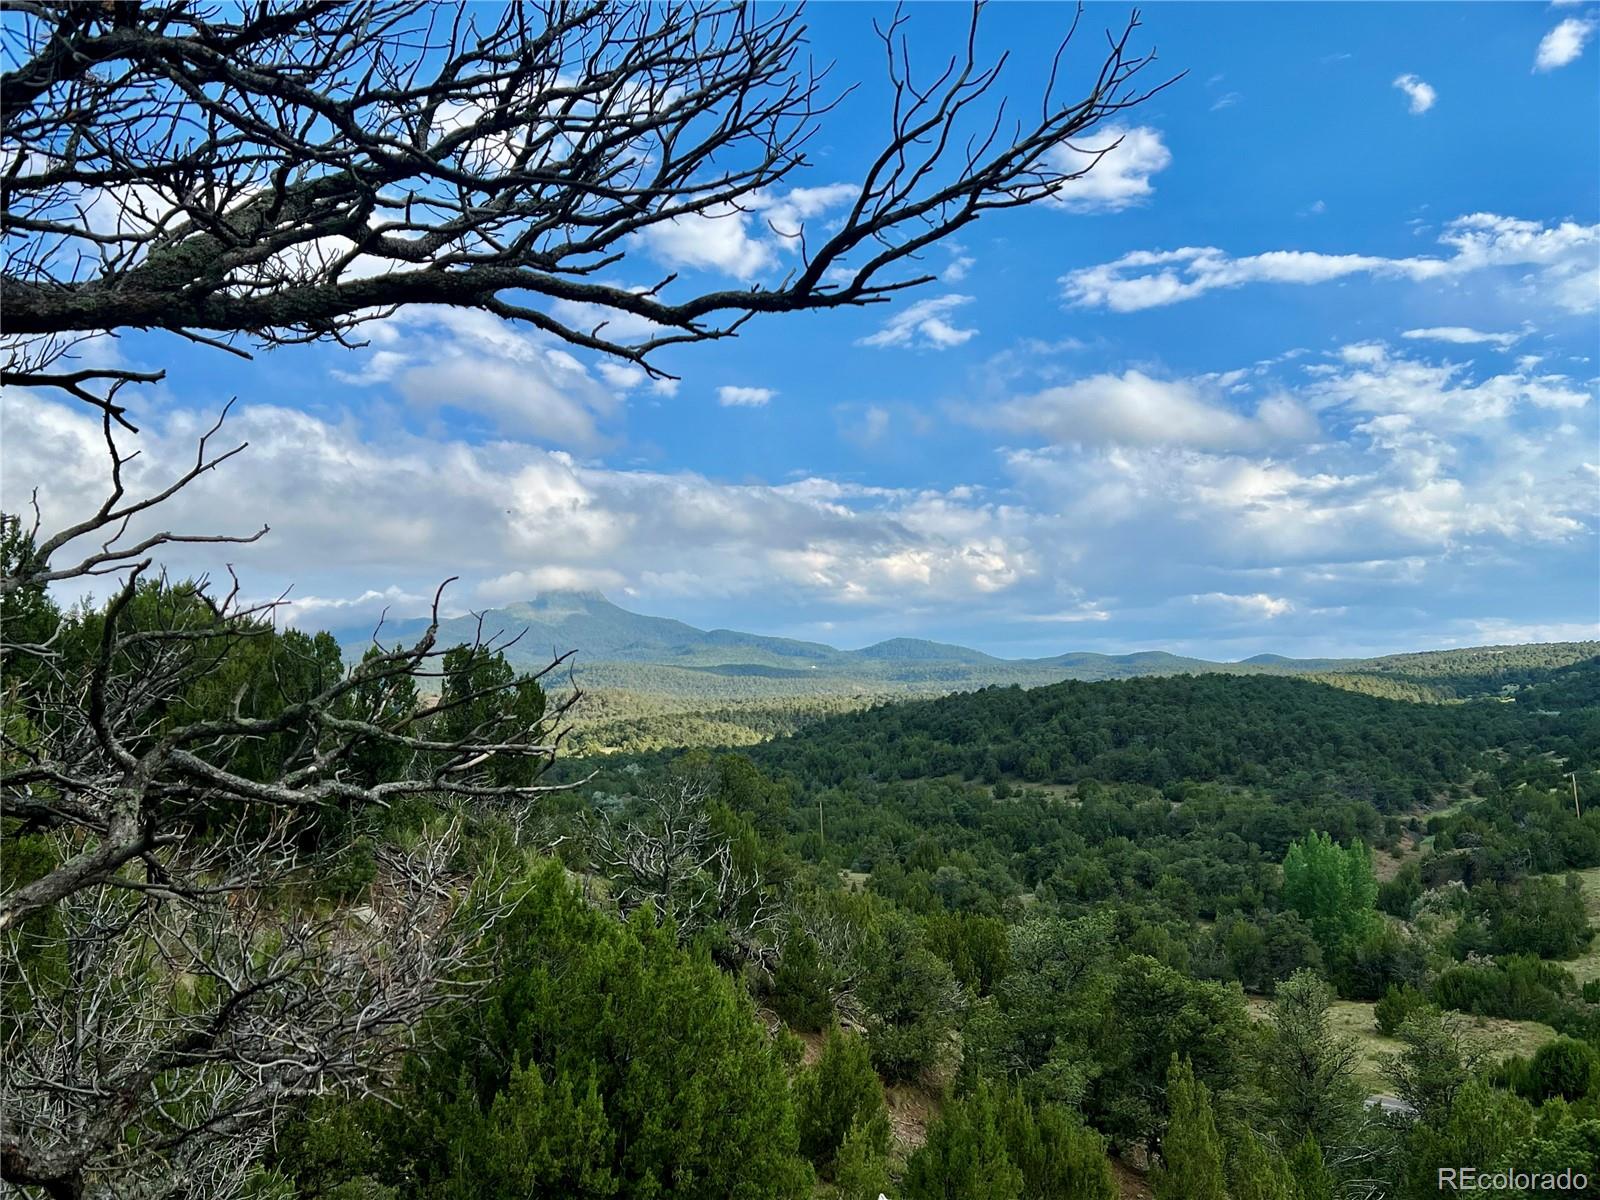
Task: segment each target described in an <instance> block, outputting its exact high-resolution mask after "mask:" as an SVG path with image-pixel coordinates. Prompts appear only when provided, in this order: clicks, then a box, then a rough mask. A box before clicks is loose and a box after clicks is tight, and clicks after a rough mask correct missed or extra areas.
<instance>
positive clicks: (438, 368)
mask: <svg viewBox="0 0 1600 1200" xmlns="http://www.w3.org/2000/svg"><path fill="white" fill-rule="evenodd" d="M369 337H370V340H371V341H372V343H373V344H374V346H375V347H376V349H373V350H371V351H369V352H365V353H364V355H363V356H362V357H359V358H358V359H357V365H356V367H355V369H354V370H351V371H335V372H334V375H335V377H336V378H338V379H340V380H342V381H344V382H346V383H351V384H355V385H357V386H373V385H378V384H383V385H386V386H389V387H391V388H393V390H394V391H395V393H396V394H398V395H399V396H400V397H401V398H402V399H403V400H405V401H406V402H407V403H408V404H409V405H410V406H411V407H412V408H414V409H416V410H417V411H419V412H430V411H438V410H441V409H454V410H457V411H462V412H469V413H473V414H476V415H477V416H479V417H482V418H483V419H485V420H486V421H487V422H488V423H489V425H490V426H491V427H492V428H493V429H494V430H495V431H496V432H498V433H502V434H511V435H515V436H518V437H531V438H536V439H538V440H540V441H543V442H547V443H550V444H554V445H561V446H570V447H572V448H574V449H579V450H584V451H590V450H595V449H599V448H600V447H602V446H605V445H606V444H607V443H608V442H609V440H610V436H609V434H608V433H607V432H606V430H605V426H607V425H608V424H609V423H611V422H612V421H613V420H614V419H615V418H616V417H617V416H618V414H619V413H620V411H621V400H620V395H621V393H623V392H625V391H627V390H628V389H629V388H631V387H634V386H637V385H638V384H639V383H640V382H642V381H643V379H644V373H643V372H642V371H640V370H638V368H636V367H627V366H623V365H621V364H616V363H602V364H600V366H599V367H598V368H597V371H598V372H599V377H598V378H597V377H596V375H595V374H593V373H591V372H590V370H589V368H588V367H587V366H585V365H584V364H583V363H581V362H579V361H578V359H577V358H575V357H574V356H573V355H572V354H571V353H570V352H569V351H568V350H567V349H566V348H565V345H564V344H563V343H561V342H559V341H557V340H556V339H555V338H553V337H550V336H548V335H545V334H542V333H540V332H538V331H536V330H531V329H529V328H528V327H526V326H521V325H513V324H511V323H510V322H507V321H502V320H500V319H499V318H498V317H493V316H490V315H489V314H487V313H481V312H474V311H470V310H466V309H452V308H432V307H426V306H419V307H417V308H412V309H407V310H405V311H404V312H402V313H400V314H398V315H396V316H394V317H391V318H390V319H389V320H387V321H384V322H381V323H379V324H375V325H373V326H371V327H370V334H369Z"/></svg>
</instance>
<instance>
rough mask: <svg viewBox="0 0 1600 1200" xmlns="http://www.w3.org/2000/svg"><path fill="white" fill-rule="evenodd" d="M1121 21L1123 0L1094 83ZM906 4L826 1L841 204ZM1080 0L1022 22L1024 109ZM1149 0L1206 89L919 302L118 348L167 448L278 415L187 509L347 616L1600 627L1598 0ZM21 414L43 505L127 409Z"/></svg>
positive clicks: (941, 24)
mask: <svg viewBox="0 0 1600 1200" xmlns="http://www.w3.org/2000/svg"><path fill="white" fill-rule="evenodd" d="M1127 11H1128V10H1127V9H1126V7H1124V6H1119V5H1091V6H1090V7H1089V9H1088V12H1087V14H1086V17H1085V21H1084V25H1083V27H1082V36H1081V37H1080V43H1081V44H1080V45H1079V46H1077V47H1075V52H1074V56H1072V57H1069V59H1068V70H1069V72H1071V71H1073V70H1074V69H1076V70H1077V72H1078V74H1077V76H1076V77H1078V78H1081V77H1082V72H1083V70H1084V69H1086V68H1087V67H1088V66H1089V65H1090V62H1091V57H1092V50H1093V46H1092V43H1093V42H1094V40H1095V39H1096V38H1097V37H1098V35H1099V31H1100V29H1102V28H1105V27H1114V26H1120V24H1121V23H1122V21H1123V20H1124V19H1125V18H1126V14H1127ZM886 12H887V9H885V8H882V7H879V6H874V5H865V4H833V5H820V6H818V7H816V8H814V9H812V10H811V12H810V14H809V24H810V26H811V29H812V42H813V48H814V52H815V54H816V56H817V57H818V58H819V59H822V60H827V59H834V60H836V61H837V64H838V65H837V67H836V68H835V76H834V77H835V78H836V79H837V80H839V81H840V82H844V81H860V83H861V85H862V86H861V87H860V88H859V89H858V90H857V91H856V92H855V93H853V94H852V95H851V96H850V97H848V98H847V99H846V101H845V102H844V104H843V106H842V107H841V108H840V109H839V110H837V111H836V112H835V113H833V114H831V115H830V116H829V117H827V118H825V120H824V122H823V125H822V131H821V133H820V135H819V136H818V138H817V139H816V142H815V143H814V154H813V159H814V165H813V166H812V167H811V168H810V169H809V170H808V171H807V172H805V173H804V175H803V177H800V178H795V179H793V180H792V181H791V182H793V183H794V184H795V185H797V186H798V187H800V188H802V189H806V190H804V191H802V192H800V193H798V194H794V193H790V192H789V191H788V189H784V192H783V194H780V195H776V196H774V197H772V202H773V203H774V204H775V205H776V204H787V205H789V206H790V208H791V210H794V209H798V210H799V211H802V212H805V213H807V214H809V220H810V221H812V222H814V223H815V225H816V226H818V227H825V226H826V224H827V222H828V221H829V220H830V219H832V218H833V217H834V216H836V215H837V208H838V199H837V197H838V196H840V195H843V194H844V191H845V189H844V188H843V187H842V186H840V185H848V184H850V183H852V182H853V181H855V180H857V179H858V177H859V174H860V172H861V170H862V165H863V163H864V161H865V160H866V158H867V156H869V155H870V154H871V153H872V152H873V151H875V150H876V149H877V148H878V143H879V139H880V138H881V136H882V128H883V124H884V117H883V114H882V106H883V101H884V88H883V73H882V67H881V57H880V55H881V51H880V48H879V47H878V45H877V43H876V41H875V40H873V38H872V37H871V21H872V19H873V17H874V16H877V17H879V18H882V17H883V16H884V15H885V14H886ZM910 12H911V17H912V21H911V25H910V29H909V36H910V38H911V41H912V45H913V47H914V48H916V51H917V53H918V55H919V56H920V57H922V58H923V59H924V60H926V61H931V60H932V59H933V58H935V57H937V56H938V55H939V54H941V53H948V52H949V50H950V49H951V48H953V47H954V46H955V45H956V44H957V43H958V42H959V39H960V37H961V34H962V31H963V27H964V20H965V17H964V10H963V9H961V8H959V7H958V6H954V5H928V4H925V5H918V6H912V8H911V10H910ZM1069 19H1070V10H1069V9H1068V8H1066V7H1065V6H1060V5H1052V4H1013V5H997V6H995V7H993V8H991V9H990V10H989V11H988V12H987V13H986V14H985V19H984V24H983V29H982V45H983V47H984V48H985V49H986V50H987V51H988V53H989V54H990V55H991V56H992V55H995V54H998V53H1001V52H1008V53H1009V54H1010V55H1011V59H1012V61H1011V62H1010V63H1009V64H1008V67H1007V70H1006V73H1005V75H1004V76H1003V77H1002V81H1001V91H1002V92H1003V93H1004V94H1006V95H1008V96H1010V97H1011V98H1012V102H1013V103H1019V102H1020V103H1026V102H1029V101H1031V100H1032V99H1033V97H1034V96H1035V94H1036V92H1037V88H1038V83H1039V80H1040V78H1041V72H1042V71H1043V70H1044V69H1045V68H1046V67H1047V65H1048V53H1049V51H1050V50H1051V49H1053V46H1054V43H1055V40H1056V38H1057V36H1058V34H1059V32H1060V31H1061V30H1062V29H1064V27H1065V24H1066V23H1067V21H1068V20H1069ZM1143 19H1144V27H1143V29H1142V31H1141V33H1140V34H1139V35H1138V37H1137V38H1136V41H1141V42H1142V44H1144V45H1151V44H1153V45H1154V46H1155V47H1156V48H1157V49H1158V51H1159V56H1160V57H1159V62H1158V63H1157V64H1156V66H1155V67H1154V68H1152V70H1154V71H1157V72H1163V71H1166V72H1171V73H1176V72H1179V71H1184V72H1187V74H1186V75H1185V77H1184V78H1183V79H1182V80H1181V81H1180V82H1178V83H1177V84H1175V85H1174V86H1173V87H1171V88H1170V89H1168V90H1167V91H1165V92H1163V93H1162V94H1161V95H1159V96H1158V97H1156V98H1155V99H1154V100H1152V101H1151V102H1150V103H1149V104H1147V105H1145V106H1143V107H1141V108H1138V109H1136V110H1133V111H1131V112H1129V113H1126V114H1124V115H1123V116H1122V117H1121V118H1120V119H1119V120H1118V122H1117V126H1118V127H1119V128H1118V130H1117V131H1116V132H1118V133H1120V135H1121V136H1122V139H1123V140H1122V143H1121V145H1120V146H1119V147H1118V149H1117V150H1115V151H1112V152H1111V153H1110V154H1108V155H1107V157H1106V158H1105V160H1103V161H1102V163H1101V164H1100V166H1099V167H1097V168H1096V170H1095V171H1094V172H1091V173H1090V175H1089V176H1087V177H1086V179H1085V180H1084V181H1082V182H1081V183H1080V184H1079V185H1077V186H1076V187H1075V188H1074V189H1073V190H1071V191H1069V192H1068V193H1066V194H1065V195H1064V198H1063V202H1062V203H1059V204H1050V205H1040V206H1037V207H1035V208H1033V209H1029V210H1024V211H1018V212H1011V213H1001V214H997V215H994V216H992V217H990V218H988V219H985V220H984V221H981V222H979V223H978V224H977V225H975V226H972V227H970V228H969V229H967V230H964V231H963V232H962V233H961V235H960V237H959V239H958V242H959V244H955V245H949V246H946V247H942V248H938V249H935V250H934V251H932V252H931V253H930V254H929V255H928V256H927V260H926V266H927V268H928V269H929V271H930V272H931V273H934V274H937V275H938V276H939V279H938V281H937V282H935V283H932V284H930V285H928V286H926V287H925V288H923V289H922V290H920V291H918V292H915V293H910V294H905V295H903V296H902V297H901V298H899V299H898V300H897V301H896V302H895V303H894V304H893V305H886V306H877V307H872V308H868V309H864V310H851V311H845V312H837V313H830V314H821V315H801V316H795V317H787V318H771V319H767V320H765V321H762V320H758V321H754V322H752V323H751V324H749V325H747V326H746V327H745V330H744V332H743V334H742V335H741V337H740V338H739V339H737V340H735V341H728V342H720V343H716V344H712V345H704V346H698V347H687V348H682V349H680V350H676V351H674V352H673V353H672V354H670V355H669V356H666V357H663V358H662V359H661V365H662V366H664V367H666V368H667V369H669V370H671V371H672V372H673V373H675V374H678V375H680V376H681V382H680V383H678V384H677V385H676V387H675V388H662V387H659V386H653V385H651V384H650V383H649V382H648V381H644V380H641V379H639V378H636V377H635V375H634V373H632V372H630V371H627V370H622V369H619V368H618V367H617V366H616V364H609V365H606V364H601V363H600V362H598V361H596V360H594V359H593V358H591V357H589V356H587V355H584V354H577V353H574V354H570V355H569V354H567V353H565V352H563V351H561V350H560V348H559V347H556V346H555V345H553V344H552V343H549V342H547V341H544V340H542V339H540V338H538V337H536V336H535V335H533V334H532V333H530V332H529V331H528V330H526V329H519V328H516V327H513V326H506V325H502V324H500V323H499V322H497V321H493V320H490V319H488V318H485V317H482V316H477V315H470V314H450V313H440V312H432V311H425V312H409V313H404V314H401V315H400V316H398V317H396V318H393V319H391V320H390V321H388V322H386V323H385V324H383V325H381V326H375V327H372V329H371V337H372V344H371V345H370V346H369V347H368V348H366V349H363V350H355V351H350V350H344V349H340V348H336V347H311V348H292V349H283V350H278V351H274V352H272V353H269V354H264V355H260V356H258V357H257V358H256V360H255V361H254V362H250V363H241V362H239V361H237V360H235V359H233V358H230V357H227V356H223V355H221V354H218V353H216V352H213V351H208V350H205V349H203V348H198V347H193V346H189V345H187V344H182V343H179V342H177V341H176V340H174V339H170V338H164V337H154V336H139V335H129V336H125V337H123V338H122V339H120V341H119V343H118V345H117V346H116V348H115V351H114V352H115V354H116V355H117V356H119V357H120V358H121V359H123V360H124V361H127V362H131V363H137V364H158V365H162V366H165V367H167V368H168V370H169V383H168V384H166V385H164V386H163V387H162V388H161V389H158V393H157V394H155V395H152V396H150V397H149V398H148V399H147V401H145V404H146V408H145V411H144V413H143V419H144V426H145V432H144V434H143V439H142V443H141V444H142V445H143V446H144V448H145V451H146V452H145V454H144V455H143V456H142V461H143V463H144V464H146V469H147V470H148V471H150V472H151V475H150V478H154V477H155V475H156V474H157V473H159V471H160V469H161V468H162V467H163V465H170V464H173V463H175V462H177V461H179V459H180V458H181V456H182V455H183V454H184V453H185V452H186V446H187V444H188V442H189V441H190V440H191V438H192V436H193V433H194V431H195V430H196V428H197V427H198V426H197V423H198V422H200V421H202V420H203V419H205V418H206V417H208V416H209V414H210V413H211V412H213V411H214V409H215V406H216V404H217V403H218V402H220V401H221V400H223V399H226V398H227V397H228V396H237V397H238V402H239V404H238V408H237V410H236V416H235V418H234V419H233V421H232V422H231V426H232V427H233V428H234V430H235V431H236V432H237V433H238V434H239V435H240V436H241V437H248V438H249V439H250V441H251V443H252V445H251V448H250V450H249V451H248V452H247V453H246V455H244V456H242V457H241V459H240V460H238V461H237V462H236V463H233V464H230V471H229V473H228V475H227V476H226V477H225V478H222V477H219V478H218V479H215V480H208V481H206V483H205V485H204V489H203V491H202V492H201V493H199V494H197V495H196V496H194V497H193V498H191V499H190V501H189V502H188V503H189V505H190V507H189V508H188V509H186V510H184V513H183V514H181V515H185V516H187V517H189V518H192V519H194V520H197V521H205V522H207V523H208V524H209V525H215V524H216V523H217V522H219V521H221V522H225V523H227V522H231V523H233V524H239V525H241V526H243V525H248V524H249V521H250V519H251V517H252V516H255V517H256V518H257V519H258V520H263V519H264V520H265V521H267V522H268V523H269V524H271V525H272V526H273V529H274V532H273V534H272V535H271V537H270V538H268V539H266V540H265V541H264V542H263V543H261V544H260V545H258V546H255V547H251V548H248V549H244V550H240V551H238V552H237V553H236V554H234V555H232V556H231V557H232V558H233V560H234V561H235V562H236V564H237V566H238V568H239V569H240V571H241V574H242V576H243V578H244V579H245V581H246V583H247V585H248V586H249V587H250V588H251V589H252V590H253V591H254V592H256V593H260V594H266V593H269V592H275V591H277V590H279V589H280V588H281V587H284V586H287V585H289V584H293V585H294V587H295V591H294V594H295V595H296V596H297V597H299V601H300V602H299V606H298V608H297V609H296V610H295V619H296V620H298V621H300V622H302V623H304V624H308V625H318V624H330V625H335V626H339V627H347V626H350V625H353V624H360V623H361V622H364V621H368V620H370V619H371V617H372V616H373V615H374V614H375V613H376V612H377V611H378V609H379V608H381V607H383V606H385V605H387V606H389V607H390V609H391V611H394V612H397V613H409V612H411V611H414V610H415V609H416V608H417V607H418V605H419V604H420V602H421V601H420V598H421V597H423V596H426V595H430V594H431V592H432V585H433V584H434V583H436V582H437V581H438V580H439V579H440V578H442V577H444V576H446V575H452V574H459V575H460V576H461V577H462V578H461V582H460V583H459V584H458V585H456V587H455V588H454V591H453V596H454V601H455V603H456V605H457V606H458V607H459V608H467V607H473V608H476V607H481V606H485V605H489V604H494V603H502V602H508V601H512V600H516V599H521V598H525V597H526V596H528V595H530V594H532V593H533V592H535V591H538V590H540V589H542V588H548V587H557V586H581V587H597V588H600V589H602V590H604V591H605V592H606V593H607V594H608V595H609V596H610V597H611V598H612V599H613V600H616V601H617V602H618V603H621V604H623V605H625V606H627V607H631V608H635V609H638V610H640V611H645V612H650V613H659V614H663V615H670V616H675V617H679V618H681V619H684V620H687V621H691V622H693V623H695V624H698V625H701V626H714V625H722V626H730V627H735V628H742V629H747V630H753V631H759V632H765V633H777V634H786V635H791V636H798V637H807V638H815V639H818V640H824V641H829V642H832V643H834V644H838V645H845V646H854V645H861V644H864V643H867V642H870V641H873V640H876V639H878V638H881V637H886V636H893V635H899V634H907V635H919V636H927V637H935V638H939V639H943V640H950V641H957V642H962V643H965V644H968V645H974V646H978V647H981V648H984V649H986V650H989V651H991V652H994V653H1000V654H1006V655H1023V654H1046V653H1058V652H1061V651H1066V650H1071V649H1099V650H1108V651H1122V650H1132V649H1141V648H1150V647H1167V648H1172V649H1175V650H1181V651H1186V652H1191V653H1200V654H1206V655H1210V656H1214V657H1221V658H1235V657H1242V656H1246V655H1249V654H1254V653H1258V652H1261V651H1275V652H1279V653H1284V654H1292V655H1313V654H1352V653H1370V652H1384V651H1392V650H1401V649H1428V648H1436V647H1442V646H1448V645H1462V644H1476V643H1485V642H1498V641H1521V640H1552V639H1563V638H1570V637H1579V636H1595V629H1596V617H1597V603H1600V601H1597V597H1600V581H1597V562H1600V544H1597V528H1596V527H1597V517H1596V513H1597V508H1600V503H1597V496H1600V482H1597V481H1600V476H1597V473H1596V472H1597V468H1596V463H1597V459H1600V454H1597V432H1600V427H1597V415H1596V414H1597V404H1596V393H1597V388H1596V377H1597V371H1600V367H1597V365H1596V358H1597V350H1600V337H1597V323H1596V322H1597V316H1596V308H1597V303H1600V102H1597V97H1600V55H1597V48H1596V45H1595V35H1596V23H1597V20H1600V5H1592V4H1576V5H1552V6H1544V5H1538V4H1511V5H1496V4H1471V5H1466V4H1463V5H1445V4H1430V5H1420V4H1419V5H1337V6H1334V5H1320V4H1294V5H1243V4H1230V5H1209V4H1182V5H1179V4H1168V5H1155V6H1152V7H1150V8H1148V9H1147V10H1145V12H1144V17H1143ZM1097 136H1110V135H1109V134H1107V135H1097ZM1089 141H1090V142H1091V143H1092V142H1094V141H1095V139H1094V138H1091V139H1089ZM786 254H787V251H786V250H785V249H784V248H783V247H782V246H780V245H777V244H776V243H775V241H774V240H773V239H772V238H770V237H769V236H765V234H764V230H763V228H762V227H761V226H760V225H759V224H758V223H756V222H755V221H753V220H749V219H746V218H741V217H738V216H735V217H732V218H729V219H725V220H722V221H704V222H699V223H697V224H696V225H695V226H694V227H693V228H684V229H679V230H674V231H670V232H669V234H668V235H665V236H659V237H654V238H647V239H646V240H644V241H643V242H641V243H640V244H638V245H637V246H635V247H633V251H632V256H631V258H630V261H629V263H627V264H624V266H623V267H621V268H619V271H620V272H621V274H620V275H619V276H618V278H620V279H621V280H623V281H624V282H629V283H644V282H651V281H653V280H654V279H655V278H656V277H658V276H659V275H660V274H661V273H662V272H663V271H664V270H666V269H676V270H679V271H681V272H682V273H683V276H684V285H685V286H686V287H688V286H694V285H696V284H704V285H707V286H714V287H720V286H726V285H727V284H729V283H730V282H746V283H748V282H754V281H757V280H760V279H763V278H767V279H771V278H774V277H775V276H777V275H781V273H782V271H783V268H784V263H785V261H786V258H785V256H786ZM13 406H22V407H23V408H25V409H26V412H25V413H19V409H18V408H16V407H13ZM8 409H9V410H10V411H9V413H8V421H7V430H6V432H7V437H6V439H5V441H6V445H5V465H6V470H5V473H4V478H3V481H0V483H3V491H4V500H5V503H6V505H7V507H8V508H12V507H14V506H15V505H16V503H17V501H18V497H19V496H20V495H23V494H25V489H26V488H27V487H30V486H32V485H33V484H35V483H38V484H40V485H41V486H42V497H41V498H42V501H43V502H44V503H45V504H46V505H47V506H54V507H53V508H52V509H51V511H52V512H60V513H62V514H70V513H71V512H72V511H73V508H74V505H76V506H80V507H81V505H82V504H84V503H86V502H87V500H88V498H89V497H90V496H91V495H92V493H93V491H94V487H95V484H96V479H97V475H96V471H95V466H94V464H95V459H94V457H93V456H94V430H93V429H92V427H89V426H87V425H86V424H85V422H84V419H83V416H82V414H79V413H76V412H73V411H72V410H70V409H65V408H61V407H60V406H57V405H55V404H53V403H52V402H50V401H47V400H41V399H37V398H30V397H21V398H17V397H13V398H12V399H11V400H10V401H8ZM174 519H177V518H174ZM204 561H205V560H202V559H195V560H188V559H184V560H181V561H180V563H179V566H180V567H183V568H185V569H194V568H196V567H198V566H201V565H204Z"/></svg>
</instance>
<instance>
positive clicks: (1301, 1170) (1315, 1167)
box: [1289, 1133, 1336, 1200]
mask: <svg viewBox="0 0 1600 1200" xmlns="http://www.w3.org/2000/svg"><path fill="white" fill-rule="evenodd" d="M1289 1177H1290V1178H1291V1179H1293V1180H1294V1192H1293V1200H1333V1197H1334V1188H1335V1187H1336V1183H1335V1181H1334V1178H1333V1174H1332V1173H1331V1172H1330V1171H1329V1170H1328V1168H1327V1166H1326V1165H1325V1164H1324V1163H1323V1161H1322V1147H1321V1146H1319V1145H1317V1139H1316V1138H1314V1137H1312V1136H1311V1135H1310V1134H1309V1133H1308V1134H1306V1136H1305V1139H1304V1140H1303V1141H1302V1142H1301V1143H1300V1144H1299V1145H1298V1146H1296V1147H1295V1148H1294V1153H1293V1154H1291V1155H1290V1156H1289Z"/></svg>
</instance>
